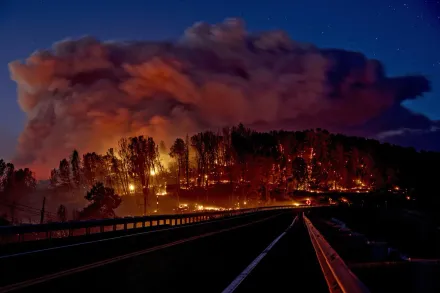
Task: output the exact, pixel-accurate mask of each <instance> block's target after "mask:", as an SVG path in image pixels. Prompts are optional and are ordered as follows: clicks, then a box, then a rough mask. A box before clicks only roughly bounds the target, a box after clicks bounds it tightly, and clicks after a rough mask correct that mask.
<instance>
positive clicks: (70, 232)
mask: <svg viewBox="0 0 440 293" xmlns="http://www.w3.org/2000/svg"><path fill="white" fill-rule="evenodd" d="M72 236H73V229H69V237H72Z"/></svg>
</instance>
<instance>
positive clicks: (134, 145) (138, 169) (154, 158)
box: [128, 136, 160, 214]
mask: <svg viewBox="0 0 440 293" xmlns="http://www.w3.org/2000/svg"><path fill="white" fill-rule="evenodd" d="M128 150H129V154H130V172H131V174H132V176H133V177H134V178H135V179H136V180H137V181H138V182H139V183H140V186H142V194H143V197H144V214H146V213H147V203H148V195H149V188H150V183H151V179H152V177H154V176H156V175H157V174H156V173H158V171H159V169H160V162H159V150H158V147H157V145H156V143H155V142H154V140H153V138H151V137H147V139H145V138H144V137H143V136H138V137H131V138H130V144H129V145H128Z"/></svg>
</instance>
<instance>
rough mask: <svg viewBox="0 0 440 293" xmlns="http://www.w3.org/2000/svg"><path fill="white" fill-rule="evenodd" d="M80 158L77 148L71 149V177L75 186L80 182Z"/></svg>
mask: <svg viewBox="0 0 440 293" xmlns="http://www.w3.org/2000/svg"><path fill="white" fill-rule="evenodd" d="M80 164H81V159H80V158H79V154H78V151H77V150H73V152H72V155H71V156H70V165H71V166H72V179H73V184H74V185H75V187H76V188H79V187H80V184H81V166H80Z"/></svg>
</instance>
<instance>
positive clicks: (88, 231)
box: [86, 227, 90, 235]
mask: <svg viewBox="0 0 440 293" xmlns="http://www.w3.org/2000/svg"><path fill="white" fill-rule="evenodd" d="M86 235H90V227H87V228H86Z"/></svg>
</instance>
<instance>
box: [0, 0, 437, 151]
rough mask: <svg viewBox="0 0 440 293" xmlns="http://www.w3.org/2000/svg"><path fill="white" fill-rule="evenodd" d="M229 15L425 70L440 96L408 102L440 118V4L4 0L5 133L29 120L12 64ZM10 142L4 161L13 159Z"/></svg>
mask: <svg viewBox="0 0 440 293" xmlns="http://www.w3.org/2000/svg"><path fill="white" fill-rule="evenodd" d="M226 17H241V18H243V19H244V20H245V21H246V23H247V28H248V30H250V31H260V30H267V29H283V30H285V31H287V32H288V33H289V34H290V35H291V37H292V38H293V39H295V40H298V41H305V42H310V43H314V44H316V45H318V46H319V47H333V48H343V49H348V50H356V51H361V52H363V53H365V54H366V55H367V56H368V57H370V58H377V59H379V60H381V61H382V62H383V63H384V65H385V68H386V70H387V72H388V74H389V75H402V74H407V73H408V74H411V73H422V74H424V75H426V76H427V77H428V78H429V79H430V80H431V81H432V85H433V92H432V93H431V94H429V95H427V96H425V97H424V98H422V99H420V100H416V101H411V102H410V103H407V105H408V107H409V108H410V109H413V110H414V111H417V112H421V113H423V114H425V115H427V116H428V117H430V118H431V119H440V100H439V99H438V98H437V96H438V94H439V92H440V90H439V88H440V37H439V36H440V1H436V0H426V1H422V0H403V1H398V0H357V1H348V0H307V1H300V0H290V1H286V0H271V1H263V0H262V1H249V0H240V1H237V0H234V1H232V0H224V1H201V0H193V1H190V0H162V1H156V0H149V1H146V0H124V1H103V0H88V1H84V0H0V40H1V41H0V44H1V45H0V65H1V66H0V90H1V91H0V94H1V96H0V114H1V115H0V135H1V136H2V137H3V138H5V137H8V136H10V137H11V139H12V138H14V137H17V136H18V134H19V133H20V131H21V129H22V128H23V125H24V121H25V119H24V115H23V114H22V113H21V111H20V109H19V107H18V105H17V102H16V94H15V84H14V83H13V82H12V81H10V79H9V72H8V68H7V63H8V62H10V61H12V60H15V59H24V58H26V57H27V56H28V55H29V54H31V53H32V52H33V51H34V50H36V49H40V48H49V47H51V45H52V44H53V43H54V42H55V41H58V40H61V39H64V38H66V37H79V36H82V35H86V34H87V35H94V36H97V37H98V38H99V39H102V40H107V39H111V40H132V39H147V40H148V39H150V40H152V39H173V38H177V37H179V36H180V35H181V34H182V32H183V31H184V30H185V28H187V27H188V26H190V25H191V24H193V23H194V22H197V21H206V22H210V23H216V22H220V21H222V20H223V19H224V18H226ZM2 144H3V145H5V142H4V141H3V142H2ZM6 144H7V146H6V147H5V146H3V147H2V148H0V151H1V152H3V153H0V157H2V156H3V157H4V156H6V157H8V156H10V152H11V151H12V148H13V144H8V143H6Z"/></svg>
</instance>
